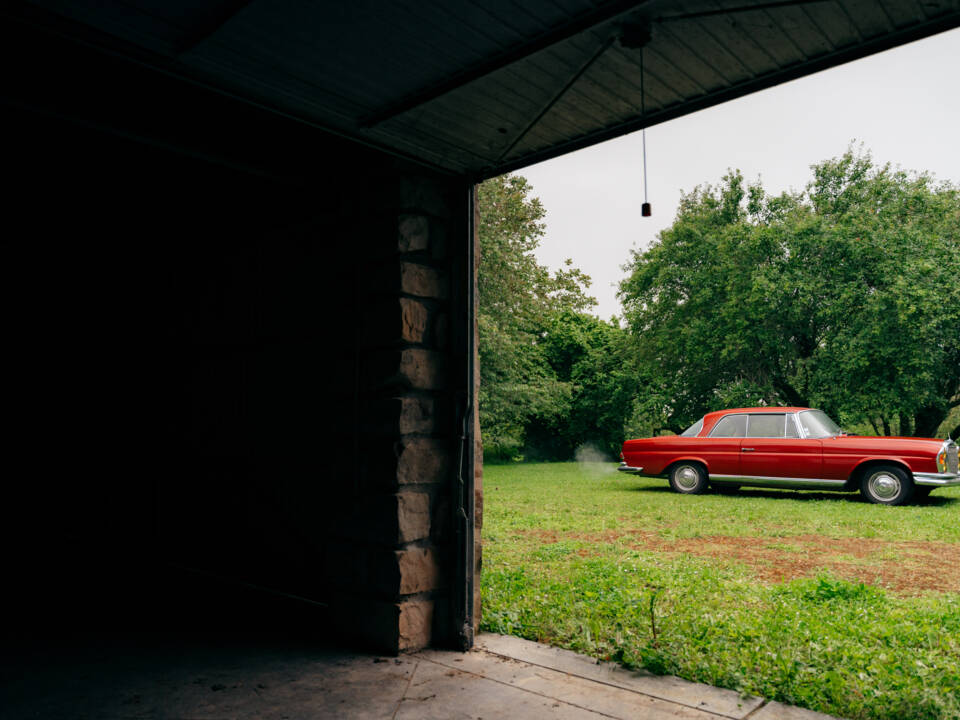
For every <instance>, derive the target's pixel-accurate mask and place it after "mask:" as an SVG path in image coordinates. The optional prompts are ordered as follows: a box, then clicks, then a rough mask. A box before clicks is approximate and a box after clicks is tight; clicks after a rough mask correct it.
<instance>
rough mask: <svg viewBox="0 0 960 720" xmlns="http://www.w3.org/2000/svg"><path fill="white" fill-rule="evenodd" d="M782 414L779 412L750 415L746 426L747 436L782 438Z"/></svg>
mask: <svg viewBox="0 0 960 720" xmlns="http://www.w3.org/2000/svg"><path fill="white" fill-rule="evenodd" d="M784 417H785V416H784V415H781V414H780V413H763V414H762V415H761V414H757V415H751V416H750V424H749V425H748V426H747V437H755V438H782V437H783V434H784Z"/></svg>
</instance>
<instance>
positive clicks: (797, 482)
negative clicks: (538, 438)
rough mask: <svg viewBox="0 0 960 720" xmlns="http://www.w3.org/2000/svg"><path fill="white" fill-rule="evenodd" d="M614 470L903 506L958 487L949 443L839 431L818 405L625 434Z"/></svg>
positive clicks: (691, 489)
mask: <svg viewBox="0 0 960 720" xmlns="http://www.w3.org/2000/svg"><path fill="white" fill-rule="evenodd" d="M621 458H622V459H623V462H622V463H621V465H620V467H619V470H621V471H622V472H626V473H634V474H638V475H645V476H648V477H666V478H669V480H670V487H671V488H673V490H675V491H676V492H678V493H683V494H687V495H692V494H697V493H702V492H705V491H706V490H707V489H708V488H710V487H714V488H716V489H719V490H723V489H735V488H738V487H740V486H742V485H748V486H753V487H779V488H794V489H804V490H839V491H846V492H853V491H856V490H859V491H860V493H861V494H862V495H863V497H864V498H866V499H867V500H869V501H870V502H873V503H880V504H883V505H903V504H904V503H908V502H910V501H911V500H914V499H917V498H921V497H925V496H926V495H928V494H929V493H930V491H931V490H934V489H935V488H938V487H947V486H950V485H960V472H958V469H957V444H956V443H955V442H953V441H952V440H950V439H949V438H948V439H947V440H934V439H932V438H914V437H862V436H857V435H847V434H846V433H844V432H843V431H842V430H841V429H840V427H839V426H838V425H837V424H836V423H835V422H833V420H831V419H830V418H829V417H828V416H827V415H826V413H824V412H823V411H821V410H814V409H811V408H802V407H759V408H737V409H734V410H719V411H717V412H711V413H707V414H706V415H704V416H703V417H702V418H701V419H700V420H698V421H697V422H695V423H694V424H693V425H691V426H690V427H688V428H687V429H686V430H684V431H683V432H682V433H681V434H680V435H674V436H664V437H653V438H645V439H642V440H627V441H626V442H625V443H624V444H623V452H622V453H621Z"/></svg>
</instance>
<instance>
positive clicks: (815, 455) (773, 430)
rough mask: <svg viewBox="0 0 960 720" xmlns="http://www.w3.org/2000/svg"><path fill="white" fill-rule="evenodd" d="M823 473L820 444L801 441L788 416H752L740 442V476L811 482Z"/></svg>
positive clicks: (784, 414) (772, 414)
mask: <svg viewBox="0 0 960 720" xmlns="http://www.w3.org/2000/svg"><path fill="white" fill-rule="evenodd" d="M822 471H823V443H822V442H821V441H820V440H814V439H807V438H801V437H800V432H799V429H798V428H797V425H796V420H795V418H794V416H793V414H792V413H782V414H781V413H752V414H751V415H750V416H749V417H748V420H747V429H746V433H745V437H744V439H743V442H741V443H740V475H742V476H743V477H753V478H796V479H814V478H819V477H821V473H822Z"/></svg>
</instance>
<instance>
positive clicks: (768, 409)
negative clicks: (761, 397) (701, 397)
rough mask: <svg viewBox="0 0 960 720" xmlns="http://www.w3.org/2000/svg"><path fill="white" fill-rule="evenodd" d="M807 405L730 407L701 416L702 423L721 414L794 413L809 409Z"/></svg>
mask: <svg viewBox="0 0 960 720" xmlns="http://www.w3.org/2000/svg"><path fill="white" fill-rule="evenodd" d="M810 409H811V408H808V407H770V406H766V407H752V408H730V409H729V410H714V411H713V412H708V413H707V414H706V415H704V416H703V419H704V423H706V422H708V421H710V420H714V419H716V418H719V417H720V416H721V415H730V414H732V413H795V412H801V411H803V410H810Z"/></svg>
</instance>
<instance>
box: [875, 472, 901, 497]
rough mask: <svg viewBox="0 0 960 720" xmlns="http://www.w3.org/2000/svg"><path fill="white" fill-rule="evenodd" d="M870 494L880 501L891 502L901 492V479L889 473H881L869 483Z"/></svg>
mask: <svg viewBox="0 0 960 720" xmlns="http://www.w3.org/2000/svg"><path fill="white" fill-rule="evenodd" d="M867 486H868V487H869V488H870V493H871V494H872V495H873V496H874V497H875V498H878V499H879V500H891V499H893V498H895V497H896V496H897V493H899V492H900V479H899V478H898V477H897V476H896V475H892V474H891V473H888V472H879V473H877V474H876V475H874V476H873V477H871V478H870V481H869V482H868V483H867Z"/></svg>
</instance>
